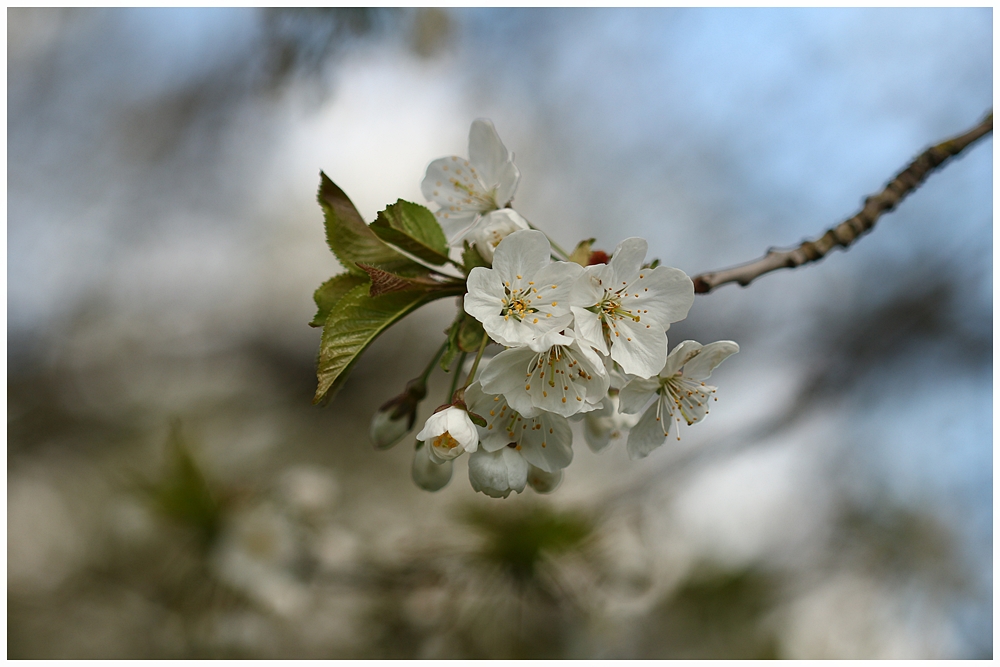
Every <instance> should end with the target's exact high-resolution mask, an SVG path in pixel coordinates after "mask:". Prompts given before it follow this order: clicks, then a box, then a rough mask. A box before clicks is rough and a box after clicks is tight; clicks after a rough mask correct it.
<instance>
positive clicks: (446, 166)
mask: <svg viewBox="0 0 1000 667" xmlns="http://www.w3.org/2000/svg"><path fill="white" fill-rule="evenodd" d="M420 190H421V192H423V195H424V197H425V198H426V199H427V200H428V201H432V202H435V203H437V204H438V205H439V206H440V209H439V210H438V211H437V212H435V214H434V215H435V216H436V217H437V219H438V222H439V223H441V226H442V227H443V228H444V231H445V235H446V236H448V237H449V238H451V237H453V236H454V235H455V234H456V233H458V232H460V231H463V230H465V229H466V228H467V227H469V226H470V225H471V224H472V222H473V221H474V220H475V219H476V216H477V215H479V214H480V213H481V212H483V211H484V210H490V209H493V208H495V206H494V205H493V204H492V203H491V199H490V197H489V193H487V192H486V191H485V190H484V188H483V184H482V183H481V182H480V181H479V179H477V178H476V177H475V176H474V175H473V174H472V169H471V166H470V165H469V162H468V161H467V160H464V159H462V158H460V157H457V156H454V155H452V156H449V157H443V158H440V159H437V160H434V161H433V162H431V163H430V165H428V167H427V173H426V175H425V176H424V180H423V182H421V184H420Z"/></svg>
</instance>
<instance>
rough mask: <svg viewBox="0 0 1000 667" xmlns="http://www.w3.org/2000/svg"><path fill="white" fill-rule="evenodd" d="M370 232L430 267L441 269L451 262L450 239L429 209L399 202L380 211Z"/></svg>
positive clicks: (402, 201)
mask: <svg viewBox="0 0 1000 667" xmlns="http://www.w3.org/2000/svg"><path fill="white" fill-rule="evenodd" d="M371 230H372V231H373V232H375V234H376V235H377V236H378V237H379V238H380V239H382V240H383V241H386V242H387V243H392V244H393V245H395V246H398V247H399V248H402V249H403V250H405V251H406V252H408V253H410V254H411V255H414V256H416V257H419V258H420V259H422V260H424V261H425V262H427V263H429V264H434V265H435V266H440V265H441V264H444V263H445V262H447V261H448V239H446V238H445V235H444V231H442V229H441V225H440V224H438V221H437V219H436V218H435V217H434V214H433V213H431V212H430V210H429V209H428V208H427V207H426V206H421V205H420V204H414V203H412V202H408V201H405V200H403V199H400V200H398V201H396V203H395V204H391V205H389V206H388V207H386V209H385V210H384V211H380V212H379V214H378V217H377V218H375V222H373V223H372V225H371Z"/></svg>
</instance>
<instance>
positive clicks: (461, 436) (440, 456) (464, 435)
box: [417, 405, 479, 463]
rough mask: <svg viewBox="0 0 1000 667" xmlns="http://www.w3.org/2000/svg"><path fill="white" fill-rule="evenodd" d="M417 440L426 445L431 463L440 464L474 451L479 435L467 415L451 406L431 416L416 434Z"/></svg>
mask: <svg viewBox="0 0 1000 667" xmlns="http://www.w3.org/2000/svg"><path fill="white" fill-rule="evenodd" d="M417 440H418V441H419V442H423V443H424V444H425V445H426V449H427V454H428V456H429V457H430V459H431V461H433V462H434V463H442V462H444V461H450V460H451V459H454V458H456V457H458V456H461V455H462V454H463V453H465V452H469V453H472V452H474V451H476V447H478V446H479V433H478V432H477V431H476V425H475V424H473V423H472V419H470V418H469V413H468V412H466V411H465V410H462V409H461V408H456V407H455V406H453V405H452V406H448V407H447V408H445V409H444V410H441V411H440V412H435V413H434V414H432V415H431V416H430V417H429V418H428V419H427V422H426V423H424V428H423V430H421V431H420V433H418V434H417Z"/></svg>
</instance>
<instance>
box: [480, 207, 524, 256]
mask: <svg viewBox="0 0 1000 667" xmlns="http://www.w3.org/2000/svg"><path fill="white" fill-rule="evenodd" d="M522 229H529V227H528V221H527V220H525V219H524V218H522V217H521V215H520V214H519V213H518V212H517V211H515V210H514V209H512V208H502V209H500V210H499V211H493V212H491V213H487V214H486V215H484V216H483V217H482V218H480V219H479V222H477V223H476V224H475V225H474V226H473V227H472V229H470V230H469V231H468V232H467V233H466V234H465V237H466V238H467V239H468V240H469V243H471V244H472V245H473V246H475V248H476V250H477V251H478V252H479V254H480V255H481V256H482V258H483V259H485V260H486V261H487V262H490V263H492V262H493V255H494V253H495V252H496V248H497V246H498V245H500V242H501V241H503V240H504V239H505V238H507V236H508V235H510V234H513V233H514V232H516V231H520V230H522Z"/></svg>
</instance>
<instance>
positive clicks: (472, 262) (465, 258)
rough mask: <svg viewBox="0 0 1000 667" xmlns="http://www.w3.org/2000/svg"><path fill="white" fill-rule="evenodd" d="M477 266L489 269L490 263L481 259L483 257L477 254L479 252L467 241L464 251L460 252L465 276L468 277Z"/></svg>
mask: <svg viewBox="0 0 1000 667" xmlns="http://www.w3.org/2000/svg"><path fill="white" fill-rule="evenodd" d="M477 266H482V267H484V268H487V269H489V268H491V267H490V263H489V262H487V261H486V260H485V259H483V256H482V255H480V254H479V251H478V250H476V249H475V248H473V247H472V246H471V245H470V244H469V242H468V241H466V242H465V250H463V251H462V268H464V269H465V275H469V272H470V271H472V269H474V268H476V267H477Z"/></svg>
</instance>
